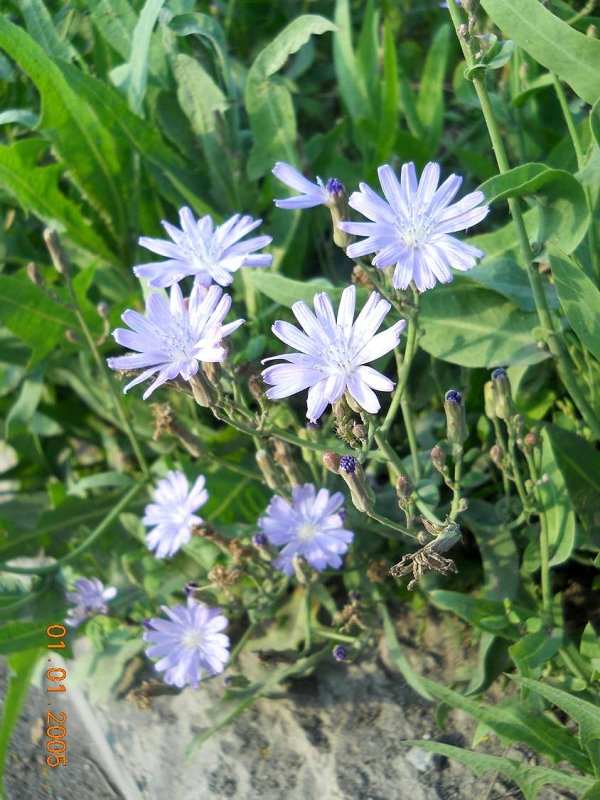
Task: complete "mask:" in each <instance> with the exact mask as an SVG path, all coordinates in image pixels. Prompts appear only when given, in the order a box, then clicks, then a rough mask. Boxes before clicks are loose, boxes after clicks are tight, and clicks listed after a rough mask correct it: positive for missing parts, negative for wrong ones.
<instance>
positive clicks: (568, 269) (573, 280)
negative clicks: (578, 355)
mask: <svg viewBox="0 0 600 800" xmlns="http://www.w3.org/2000/svg"><path fill="white" fill-rule="evenodd" d="M549 255H550V265H551V267H552V276H553V277H554V283H555V285H556V291H557V293H558V299H559V300H560V304H561V306H562V309H563V311H564V312H565V316H566V317H567V319H568V320H569V324H570V325H571V327H572V328H573V330H574V331H575V333H576V334H577V336H578V338H579V340H580V341H581V343H582V344H583V346H584V347H586V348H587V349H588V350H589V351H590V353H592V355H593V356H594V357H595V358H596V359H598V361H600V291H599V290H598V287H597V286H596V284H595V283H594V282H593V281H591V280H590V279H589V278H588V276H587V275H586V274H585V272H583V270H582V269H581V268H580V267H578V266H576V265H575V264H573V262H572V261H571V260H570V259H568V258H564V257H563V256H561V255H559V254H558V253H557V252H556V251H552V250H551V251H550V254H549Z"/></svg>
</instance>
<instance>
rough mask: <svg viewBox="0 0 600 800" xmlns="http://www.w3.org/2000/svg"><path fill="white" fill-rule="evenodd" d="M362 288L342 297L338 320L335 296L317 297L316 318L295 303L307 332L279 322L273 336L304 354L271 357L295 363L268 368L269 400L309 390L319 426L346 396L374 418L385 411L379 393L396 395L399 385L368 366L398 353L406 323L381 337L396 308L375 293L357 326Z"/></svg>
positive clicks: (309, 407) (310, 406) (311, 412)
mask: <svg viewBox="0 0 600 800" xmlns="http://www.w3.org/2000/svg"><path fill="white" fill-rule="evenodd" d="M355 304H356V289H355V287H354V286H348V287H347V288H346V289H344V291H343V292H342V297H341V300H340V305H339V309H338V313H337V320H336V318H335V316H334V313H333V306H332V303H331V300H330V298H329V296H328V295H327V294H325V293H322V294H317V295H315V298H314V307H315V314H316V316H315V314H313V313H312V311H311V310H310V309H309V307H308V306H307V305H306V303H304V302H303V301H299V302H298V303H294V305H293V306H292V311H293V312H294V315H295V317H296V319H297V320H298V322H300V324H301V326H302V328H303V330H304V332H302V331H299V330H298V328H295V327H294V326H293V325H291V324H290V323H289V322H283V321H280V320H278V321H277V322H275V324H274V325H273V328H272V330H273V333H274V334H275V336H277V337H278V338H279V339H281V340H282V341H283V342H285V343H286V344H288V345H290V346H291V347H295V348H296V349H297V350H299V351H300V352H299V353H285V354H283V355H281V356H274V357H273V358H267V359H265V360H264V361H263V364H264V363H266V362H267V361H272V360H273V359H283V360H284V361H287V362H289V363H287V364H277V365H275V366H273V367H268V368H267V369H265V370H264V371H263V373H262V376H263V380H264V382H265V383H266V384H268V385H269V386H271V388H270V389H267V393H266V394H267V397H268V398H270V399H271V400H278V399H280V398H282V397H289V396H290V395H292V394H296V393H297V392H301V391H303V390H304V389H306V388H308V387H310V388H309V392H308V400H307V411H306V416H307V417H308V419H309V420H310V421H311V422H315V421H316V420H317V419H319V417H320V416H321V414H322V413H323V411H324V410H325V408H326V406H327V404H328V403H335V402H336V401H337V400H339V399H340V398H341V397H342V395H343V394H344V392H346V391H348V393H349V394H350V395H351V396H352V397H353V398H354V400H355V401H356V402H357V403H358V404H359V406H361V408H364V409H365V411H368V412H370V413H371V414H375V413H377V411H379V408H380V404H379V400H378V399H377V396H376V395H375V393H374V392H373V389H376V390H377V391H380V392H391V391H392V389H393V388H394V384H393V383H392V381H391V380H389V378H386V377H385V376H384V375H382V374H381V373H380V372H377V371H376V370H374V369H373V368H372V367H367V366H365V364H366V363H367V362H368V361H374V360H375V359H376V358H379V357H380V356H382V355H384V353H388V352H389V351H390V350H393V349H394V348H395V347H396V346H397V345H398V342H399V340H400V334H401V333H402V331H403V330H404V328H405V325H406V323H405V322H404V320H400V321H399V322H396V323H395V324H394V325H392V327H391V328H388V329H387V330H385V331H382V332H381V333H378V334H375V331H377V329H378V328H379V326H380V325H381V323H382V322H383V320H384V319H385V316H386V315H387V313H388V311H389V310H390V304H389V303H388V302H387V301H386V300H382V299H381V298H380V297H379V295H378V294H377V293H376V292H373V293H372V294H371V295H370V297H369V299H368V300H367V302H366V304H365V306H364V308H363V309H362V311H361V312H360V314H359V315H358V317H357V318H356V321H354V309H355Z"/></svg>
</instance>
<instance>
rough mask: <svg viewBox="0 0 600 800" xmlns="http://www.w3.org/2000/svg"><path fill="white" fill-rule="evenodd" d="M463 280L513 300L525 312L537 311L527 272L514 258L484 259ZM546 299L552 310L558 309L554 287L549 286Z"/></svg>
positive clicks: (463, 276) (466, 273)
mask: <svg viewBox="0 0 600 800" xmlns="http://www.w3.org/2000/svg"><path fill="white" fill-rule="evenodd" d="M461 280H463V281H472V282H473V283H478V284H480V285H481V286H485V287H486V288H487V289H492V290H493V291H494V292H498V294H501V295H503V296H504V297H506V298H508V299H509V300H512V302H513V303H514V304H515V305H516V306H517V308H520V309H522V310H523V311H535V310H536V308H535V301H534V299H533V294H532V291H531V284H530V283H529V279H528V277H527V273H526V272H525V270H524V269H523V268H522V267H520V266H519V265H518V264H517V263H516V261H513V259H512V258H503V257H500V258H490V257H488V258H484V259H483V260H482V261H481V262H480V263H479V264H478V265H477V267H476V268H475V269H472V270H470V271H469V272H465V273H464V274H462V275H461ZM545 289H546V299H547V301H548V305H549V307H550V308H557V307H558V299H557V297H556V291H555V290H554V287H553V286H551V285H550V284H547V285H546V287H545Z"/></svg>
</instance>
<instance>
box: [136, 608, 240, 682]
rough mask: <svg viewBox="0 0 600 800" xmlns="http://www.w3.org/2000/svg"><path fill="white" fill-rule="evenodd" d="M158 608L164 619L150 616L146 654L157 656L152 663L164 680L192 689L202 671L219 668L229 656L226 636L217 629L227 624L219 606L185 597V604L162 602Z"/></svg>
mask: <svg viewBox="0 0 600 800" xmlns="http://www.w3.org/2000/svg"><path fill="white" fill-rule="evenodd" d="M162 610H163V611H164V613H165V614H166V615H167V617H168V619H161V618H157V617H153V618H152V619H150V620H149V624H150V626H151V627H150V628H146V630H145V631H144V640H145V641H146V642H150V647H149V648H148V649H147V650H146V655H148V656H149V657H150V658H158V659H159V660H158V661H157V662H156V664H155V665H154V666H155V668H156V669H157V670H158V671H159V672H164V680H165V683H168V684H170V685H171V686H178V687H179V688H182V687H183V686H186V685H189V686H191V687H192V688H193V689H196V688H197V687H198V684H199V683H200V680H201V679H202V677H203V675H218V674H219V673H220V672H223V670H224V668H225V664H226V663H227V661H228V659H229V637H228V636H226V635H225V634H224V633H221V631H222V630H224V629H225V628H226V627H227V624H228V621H227V618H226V617H224V616H223V615H222V614H221V609H220V608H208V607H207V606H205V605H203V604H202V603H199V602H198V601H197V600H194V598H193V597H188V600H187V605H185V606H173V607H172V608H168V607H167V606H162Z"/></svg>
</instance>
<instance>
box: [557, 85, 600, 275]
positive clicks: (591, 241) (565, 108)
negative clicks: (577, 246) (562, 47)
mask: <svg viewBox="0 0 600 800" xmlns="http://www.w3.org/2000/svg"><path fill="white" fill-rule="evenodd" d="M551 74H552V83H553V84H554V90H555V92H556V96H557V97H558V102H559V103H560V108H561V110H562V112H563V116H564V118H565V122H566V123H567V130H568V131H569V136H570V137H571V142H572V143H573V150H574V151H575V157H576V158H577V167H578V169H583V167H584V164H585V153H584V152H583V148H582V146H581V141H580V139H579V134H578V133H577V128H576V126H575V121H574V119H573V115H572V114H571V109H570V108H569V104H568V102H567V96H566V95H565V91H564V89H563V87H562V84H561V82H560V81H559V79H558V77H557V76H556V75H555V74H554V73H551ZM583 193H584V195H585V202H586V205H587V207H588V211H589V212H590V217H591V219H590V225H589V228H588V231H587V236H588V246H589V249H590V260H591V263H592V267H593V269H594V274H596V275H598V276H600V264H599V263H598V242H597V239H596V226H595V221H594V201H593V199H592V193H591V191H590V188H589V186H586V185H585V184H583Z"/></svg>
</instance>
